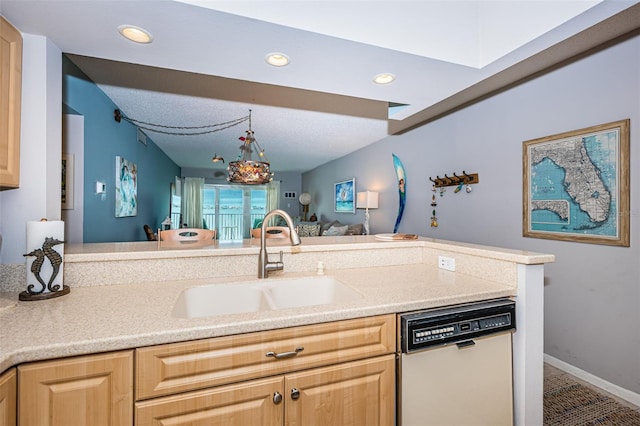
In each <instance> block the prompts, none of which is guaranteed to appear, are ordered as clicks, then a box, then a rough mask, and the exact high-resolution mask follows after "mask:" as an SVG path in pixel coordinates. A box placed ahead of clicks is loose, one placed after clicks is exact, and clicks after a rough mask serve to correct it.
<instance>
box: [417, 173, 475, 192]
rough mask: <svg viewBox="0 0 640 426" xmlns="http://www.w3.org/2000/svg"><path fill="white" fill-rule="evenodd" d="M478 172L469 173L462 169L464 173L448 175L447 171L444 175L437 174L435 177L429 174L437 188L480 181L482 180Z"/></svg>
mask: <svg viewBox="0 0 640 426" xmlns="http://www.w3.org/2000/svg"><path fill="white" fill-rule="evenodd" d="M479 179H480V178H479V177H478V174H477V173H471V174H467V172H465V171H464V170H463V171H462V175H458V174H456V173H454V174H453V176H447V174H446V173H445V175H444V177H440V176H436V178H435V179H433V178H431V176H429V180H430V181H431V182H433V184H434V186H435V187H436V188H441V187H444V186H457V185H460V184H461V183H462V184H465V185H472V184H475V183H478V182H479V181H480V180H479Z"/></svg>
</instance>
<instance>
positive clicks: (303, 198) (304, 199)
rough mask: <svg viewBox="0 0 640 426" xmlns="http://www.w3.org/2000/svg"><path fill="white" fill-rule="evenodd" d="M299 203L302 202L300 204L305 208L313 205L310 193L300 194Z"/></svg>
mask: <svg viewBox="0 0 640 426" xmlns="http://www.w3.org/2000/svg"><path fill="white" fill-rule="evenodd" d="M298 201H300V204H302V205H303V206H308V205H309V204H311V194H309V193H308V192H303V193H302V194H300V197H299V198H298Z"/></svg>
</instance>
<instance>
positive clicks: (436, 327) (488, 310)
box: [400, 299, 516, 353]
mask: <svg viewBox="0 0 640 426" xmlns="http://www.w3.org/2000/svg"><path fill="white" fill-rule="evenodd" d="M515 313H516V312H515V302H514V301H512V300H510V299H498V300H491V301H486V302H480V303H471V304H465V305H458V306H453V307H447V308H439V309H431V310H425V311H420V312H412V313H407V314H403V315H401V316H400V327H401V329H400V336H401V347H402V352H405V353H407V352H412V351H417V350H420V349H425V348H428V347H430V346H434V345H444V344H448V343H458V342H461V341H464V340H470V339H473V338H475V337H480V336H483V335H486V334H490V333H495V332H498V331H503V330H510V329H515V325H516V316H515Z"/></svg>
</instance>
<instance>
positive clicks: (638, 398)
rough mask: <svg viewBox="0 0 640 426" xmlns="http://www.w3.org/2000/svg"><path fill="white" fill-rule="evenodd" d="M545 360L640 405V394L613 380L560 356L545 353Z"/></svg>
mask: <svg viewBox="0 0 640 426" xmlns="http://www.w3.org/2000/svg"><path fill="white" fill-rule="evenodd" d="M544 362H546V363H547V364H549V365H551V366H553V367H556V368H558V369H560V370H562V371H564V372H567V373H569V374H571V375H573V376H575V377H577V378H579V379H581V380H584V381H585V382H588V383H591V384H592V385H594V386H597V387H599V388H600V389H603V390H605V391H607V392H609V393H610V394H613V395H615V396H617V397H618V398H622V399H624V400H625V401H629V402H630V403H632V404H633V405H637V406H639V407H640V394H637V393H635V392H632V391H630V390H628V389H625V388H623V387H620V386H618V385H614V384H613V383H611V382H607V381H606V380H603V379H601V378H600V377H598V376H594V375H593V374H591V373H587V372H586V371H584V370H581V369H579V368H578V367H574V366H573V365H571V364H567V363H566V362H564V361H561V360H559V359H558V358H554V357H552V356H551V355H547V354H544Z"/></svg>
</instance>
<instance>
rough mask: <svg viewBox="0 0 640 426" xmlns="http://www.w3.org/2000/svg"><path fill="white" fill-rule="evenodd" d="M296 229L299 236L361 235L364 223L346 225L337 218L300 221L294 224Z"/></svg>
mask: <svg viewBox="0 0 640 426" xmlns="http://www.w3.org/2000/svg"><path fill="white" fill-rule="evenodd" d="M296 229H297V231H298V235H299V236H301V237H319V236H334V237H336V236H341V235H362V234H363V233H364V225H363V224H362V223H358V224H355V225H347V224H343V223H341V222H340V221H338V220H334V221H331V222H300V223H298V224H297V225H296Z"/></svg>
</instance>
